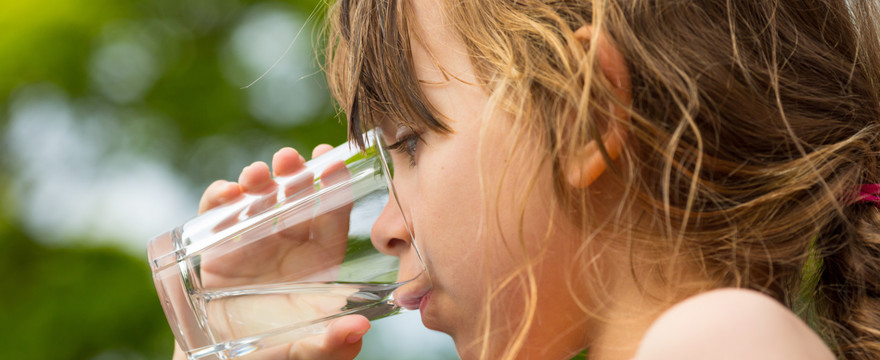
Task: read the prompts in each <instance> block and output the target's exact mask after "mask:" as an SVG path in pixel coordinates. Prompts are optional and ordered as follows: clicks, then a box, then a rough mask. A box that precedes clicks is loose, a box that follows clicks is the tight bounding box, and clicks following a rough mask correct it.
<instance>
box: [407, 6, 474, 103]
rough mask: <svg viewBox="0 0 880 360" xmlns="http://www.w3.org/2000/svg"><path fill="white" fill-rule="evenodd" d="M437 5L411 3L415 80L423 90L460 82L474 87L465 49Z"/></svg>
mask: <svg viewBox="0 0 880 360" xmlns="http://www.w3.org/2000/svg"><path fill="white" fill-rule="evenodd" d="M441 3H442V2H440V1H413V2H412V17H413V22H412V26H411V27H410V31H409V36H410V43H411V48H412V59H413V64H414V65H415V69H414V70H415V72H416V77H417V78H418V79H419V81H420V82H421V83H422V84H423V86H432V85H434V86H436V85H442V84H445V83H448V82H450V81H452V80H459V81H463V82H467V83H472V84H473V83H475V80H476V79H475V78H474V74H473V70H472V69H471V66H470V63H469V60H468V54H467V49H466V48H465V46H464V43H463V42H462V41H461V40H460V39H459V38H458V36H457V34H456V32H455V28H454V26H453V24H451V23H450V20H449V18H448V17H447V16H445V14H444V13H443V8H442V6H441Z"/></svg>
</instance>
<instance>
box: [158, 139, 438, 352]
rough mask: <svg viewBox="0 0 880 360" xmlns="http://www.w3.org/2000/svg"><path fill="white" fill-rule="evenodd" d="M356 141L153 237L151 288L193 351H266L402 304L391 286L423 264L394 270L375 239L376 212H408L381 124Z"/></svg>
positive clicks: (393, 259) (185, 347)
mask: <svg viewBox="0 0 880 360" xmlns="http://www.w3.org/2000/svg"><path fill="white" fill-rule="evenodd" d="M363 140H364V143H365V150H363V151H362V150H360V148H359V147H358V146H357V145H355V144H354V142H349V143H346V144H343V145H340V146H338V147H336V148H335V149H333V150H331V151H330V152H328V153H327V154H324V155H322V156H320V157H318V158H316V159H314V160H312V161H309V162H307V163H306V164H305V167H304V168H303V169H301V170H300V171H299V172H297V173H296V174H294V175H292V176H287V177H284V178H276V179H275V181H276V182H278V184H279V186H278V187H277V190H275V191H273V192H272V193H268V194H264V195H260V196H252V195H245V196H243V197H242V198H240V199H238V200H237V201H235V202H232V203H230V204H227V205H224V206H222V207H219V208H216V209H212V210H210V211H208V212H205V213H204V214H202V215H200V216H198V217H196V218H194V219H192V220H190V221H188V222H186V223H185V224H183V225H182V226H180V227H177V228H175V229H173V230H171V231H169V232H168V233H165V234H162V235H160V236H158V237H156V238H154V239H152V240H151V241H150V244H149V247H148V256H149V260H150V266H151V268H152V272H153V280H154V282H155V285H156V290H157V293H158V295H159V299H160V301H161V303H162V307H163V308H164V310H165V315H166V316H167V317H168V323H169V324H170V325H171V329H172V331H173V332H174V336H175V337H176V339H177V342H178V344H179V345H180V346H181V348H182V349H183V351H184V352H185V353H186V355H187V357H188V358H189V359H229V358H234V357H239V356H245V355H246V357H247V358H272V357H274V356H272V354H273V352H277V351H284V349H286V348H287V345H288V344H290V343H292V342H295V341H297V340H298V339H301V338H303V337H306V336H310V335H315V334H320V333H322V332H323V331H324V329H325V328H326V326H327V324H328V322H329V321H330V320H332V319H335V318H338V317H341V316H344V315H348V314H362V315H364V316H366V317H367V318H369V319H371V320H372V319H377V318H381V317H384V316H388V315H391V314H395V313H397V312H399V311H401V310H402V308H401V306H399V304H398V302H397V301H396V299H395V290H397V289H398V288H399V287H401V286H402V285H403V284H405V283H407V282H409V281H411V280H412V279H415V278H416V277H418V276H423V275H422V274H423V273H424V264H419V265H420V266H421V272H419V273H417V274H416V275H414V276H413V277H412V278H410V279H398V266H399V263H398V258H396V257H393V256H389V255H385V254H382V253H381V252H379V251H378V250H377V249H376V248H375V247H374V245H373V242H372V241H371V239H370V233H371V229H372V227H373V224H374V223H375V222H376V220H377V219H378V217H379V215H380V213H382V211H401V214H400V215H401V216H400V217H399V218H400V219H405V214H404V213H403V211H402V209H401V208H400V205H399V203H397V201H396V197H395V196H393V194H394V187H393V185H392V183H391V172H392V171H393V164H391V157H390V156H388V154H387V152H386V149H385V146H384V144H383V143H382V136H381V134H380V133H379V132H378V130H373V131H370V132H368V133H367V134H366V135H365V136H364V139H363ZM389 195H391V196H389ZM389 201H390V203H389ZM386 207H388V208H386ZM389 209H390V210H389ZM403 221H404V224H402V226H407V225H406V224H405V222H406V221H405V220H403ZM408 229H409V228H408V227H407V230H408ZM410 234H411V232H410ZM419 261H421V260H419Z"/></svg>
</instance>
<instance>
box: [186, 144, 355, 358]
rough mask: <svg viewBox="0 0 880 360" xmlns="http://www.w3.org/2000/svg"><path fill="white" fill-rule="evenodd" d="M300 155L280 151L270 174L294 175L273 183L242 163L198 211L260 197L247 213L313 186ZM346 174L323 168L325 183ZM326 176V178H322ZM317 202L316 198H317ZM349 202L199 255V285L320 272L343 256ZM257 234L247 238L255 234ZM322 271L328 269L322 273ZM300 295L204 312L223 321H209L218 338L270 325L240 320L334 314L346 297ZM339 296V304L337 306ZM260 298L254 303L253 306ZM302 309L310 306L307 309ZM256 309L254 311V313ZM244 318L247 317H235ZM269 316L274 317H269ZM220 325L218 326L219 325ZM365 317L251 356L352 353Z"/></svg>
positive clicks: (238, 301) (235, 302)
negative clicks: (232, 178)
mask: <svg viewBox="0 0 880 360" xmlns="http://www.w3.org/2000/svg"><path fill="white" fill-rule="evenodd" d="M331 149H332V147H330V146H329V145H321V146H318V147H317V148H315V150H314V152H313V157H317V156H320V155H321V154H323V153H325V152H327V151H329V150H331ZM304 163H305V159H304V158H303V157H302V156H300V155H299V154H298V153H297V152H296V151H295V150H293V149H290V148H284V149H281V150H279V151H278V152H277V153H276V154H275V156H274V157H273V160H272V167H273V168H274V176H276V177H292V179H293V181H292V182H290V183H288V184H286V185H285V186H284V187H283V188H279V186H278V184H277V183H276V182H275V181H273V179H272V175H271V174H270V171H269V167H268V166H267V165H266V164H265V163H262V162H256V163H254V164H252V165H250V166H248V167H246V168H244V169H243V170H242V172H241V175H240V176H239V181H238V182H237V183H235V182H227V181H222V180H220V181H216V182H214V183H213V184H211V186H209V187H208V189H207V190H206V191H205V193H204V195H203V196H202V199H201V201H200V203H199V213H203V212H205V211H208V210H210V209H213V208H216V207H220V206H223V205H226V204H229V203H234V202H236V201H237V200H238V199H239V198H240V197H241V196H242V195H245V194H246V195H250V196H260V198H259V199H258V200H256V201H255V202H253V204H252V205H251V206H250V207H249V208H246V209H244V210H243V211H244V212H245V214H246V215H252V214H255V213H258V212H260V211H262V210H265V209H266V208H268V207H270V206H274V205H275V203H276V198H277V192H279V191H281V192H283V194H282V195H283V196H282V198H286V197H288V196H290V195H293V194H299V196H298V197H300V198H301V197H303V196H305V195H308V194H309V193H311V192H313V191H314V190H315V188H314V183H313V179H314V175H313V174H311V173H308V172H307V171H305V167H304V165H303V164H304ZM347 176H348V173H347V169H346V168H345V167H344V164H342V163H341V162H340V163H339V164H334V165H333V166H330V167H328V168H327V169H326V170H325V171H324V172H323V173H322V174H321V179H322V184H321V185H322V186H327V185H332V184H333V183H335V182H338V181H339V180H340V178H342V179H344V178H346V177H347ZM327 179H329V180H327ZM319 203H320V201H319ZM350 210H351V207H350V206H347V207H345V206H343V207H341V208H339V209H335V210H332V211H328V212H326V213H324V214H323V215H321V216H318V217H316V218H315V219H310V221H304V222H302V223H297V224H286V225H288V226H285V227H282V229H283V230H282V231H277V232H272V233H263V234H258V235H253V234H251V235H248V236H258V237H259V241H254V242H252V243H248V242H247V241H246V240H249V239H241V240H243V243H245V244H247V245H244V246H242V247H241V248H239V249H236V250H234V251H230V252H228V253H226V254H224V255H220V256H216V255H214V256H209V255H206V256H203V257H202V259H201V268H200V272H201V277H202V285H203V286H204V287H205V288H213V289H216V288H224V287H234V286H239V285H253V284H259V283H266V282H272V283H278V282H281V281H285V280H287V281H293V280H297V279H302V278H303V277H306V276H309V275H313V273H315V272H320V271H321V269H324V268H326V267H327V265H328V264H330V265H332V264H339V263H341V262H342V259H343V257H344V255H345V248H346V244H347V236H348V223H349V222H348V216H349V213H350ZM237 218H238V213H236V214H235V215H234V216H232V217H230V218H229V219H227V220H226V221H223V222H221V225H220V227H219V228H217V229H214V230H215V231H220V230H222V228H223V227H226V226H230V225H232V224H234V223H235V222H236V221H237ZM254 239H256V238H251V239H250V240H254ZM324 275H326V274H324ZM346 295H347V294H342V296H341V297H340V296H336V297H335V298H332V297H323V298H322V297H320V296H317V297H316V296H312V297H311V298H304V297H303V296H298V297H296V298H294V297H293V295H290V296H288V295H268V296H261V297H250V298H245V297H242V298H233V299H230V300H228V301H223V302H217V303H215V304H216V305H214V306H213V307H212V306H210V305H209V307H208V309H207V311H208V313H209V317H213V318H214V319H225V320H226V321H219V322H217V323H216V324H213V326H212V331H213V333H214V334H215V336H217V337H220V338H222V339H226V340H231V339H236V338H239V337H244V336H251V335H255V334H258V333H261V332H263V331H265V330H268V329H269V328H268V327H267V326H268V325H267V326H263V328H261V325H257V326H256V327H254V326H243V325H239V324H243V323H249V324H254V323H256V324H260V322H261V321H263V319H266V324H276V323H277V321H278V319H279V318H282V319H283V318H285V316H296V315H297V314H299V313H309V314H311V315H309V316H312V317H316V318H320V317H322V316H319V315H321V313H320V311H324V310H321V309H320V308H321V306H323V307H324V308H327V307H328V305H329V307H330V308H334V307H335V309H329V310H327V311H329V312H335V311H336V310H338V309H339V308H341V307H342V306H344V305H345V301H344V299H345V296H346ZM334 301H335V302H340V301H341V303H339V304H334ZM257 303H258V304H257ZM304 307H307V308H308V309H304ZM255 309H257V310H256V311H255ZM234 319H243V320H247V321H242V322H238V321H234ZM272 320H274V321H272ZM217 324H220V325H217ZM369 327H370V324H369V321H368V320H367V319H366V318H365V317H363V316H360V315H351V316H346V317H343V318H339V319H336V320H334V321H333V322H332V323H331V324H330V325H329V327H328V328H327V329H326V331H325V333H324V334H322V335H315V336H311V337H307V338H304V339H299V340H297V341H295V342H291V343H289V344H286V345H280V346H275V347H272V348H268V349H264V350H261V351H259V352H257V353H254V354H252V355H254V356H257V358H260V359H312V358H314V359H351V358H353V357H354V356H355V355H357V353H358V352H359V351H360V347H361V344H362V341H361V338H362V336H363V334H364V333H365V332H366V331H367V330H368V329H369ZM178 357H180V358H181V359H182V358H183V354H182V352H181V351H180V350H179V349H178V350H176V351H175V359H177V358H178Z"/></svg>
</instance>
